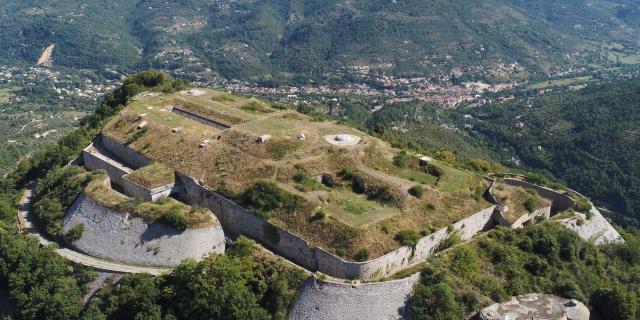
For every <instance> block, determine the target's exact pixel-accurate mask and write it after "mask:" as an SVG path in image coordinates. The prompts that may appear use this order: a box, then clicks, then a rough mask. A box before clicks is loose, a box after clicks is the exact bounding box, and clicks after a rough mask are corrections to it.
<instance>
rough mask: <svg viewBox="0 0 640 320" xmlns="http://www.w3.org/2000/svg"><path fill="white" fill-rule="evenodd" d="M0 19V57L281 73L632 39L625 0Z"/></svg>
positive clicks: (604, 46) (599, 49) (479, 68)
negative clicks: (47, 53) (47, 50)
mask: <svg viewBox="0 0 640 320" xmlns="http://www.w3.org/2000/svg"><path fill="white" fill-rule="evenodd" d="M0 17H1V19H0V61H5V62H27V63H33V62H35V61H36V60H37V58H38V56H39V54H40V52H41V51H42V49H43V48H44V47H46V46H47V45H49V44H55V45H56V47H55V49H54V51H53V59H54V64H57V65H63V66H69V67H78V68H94V69H98V70H105V69H109V70H119V71H128V70H131V68H141V67H149V66H153V67H159V68H166V69H170V70H176V71H178V72H184V73H185V74H191V75H193V74H213V75H215V74H218V75H222V76H224V77H227V78H245V79H246V78H253V79H257V80H269V79H270V78H271V77H275V78H277V79H284V80H287V81H293V82H296V81H306V80H305V79H327V78H330V79H331V78H336V77H339V76H340V75H341V74H343V73H345V72H348V71H349V70H353V69H354V68H356V69H358V68H359V70H361V71H362V70H364V71H365V72H367V71H368V70H373V71H376V70H382V71H385V72H389V73H394V74H398V75H424V74H431V75H436V76H437V75H445V76H448V74H449V73H450V72H451V71H452V70H454V69H457V70H458V71H460V72H463V73H465V74H469V76H473V77H484V76H486V74H488V73H491V72H495V71H496V70H497V69H500V68H506V67H507V66H508V65H509V64H510V63H512V62H517V63H518V64H519V66H520V67H522V68H523V69H518V68H516V71H514V74H515V75H514V76H518V77H521V76H524V75H529V76H531V75H534V76H535V75H536V74H538V73H547V72H551V71H554V69H558V68H559V69H562V68H563V67H564V68H569V67H579V66H581V65H587V64H589V63H593V62H596V61H598V62H602V61H601V60H599V59H598V57H602V56H604V57H605V59H604V60H607V57H608V54H609V52H608V50H610V49H612V48H613V47H611V46H610V44H611V43H614V42H615V43H616V46H615V48H617V49H616V50H624V49H625V48H628V47H633V46H636V45H637V43H636V42H635V40H634V39H635V38H634V35H635V34H637V28H638V26H639V25H638V22H637V21H640V19H639V17H640V13H639V10H638V3H637V2H635V1H630V0H597V1H590V2H588V3H587V1H583V0H568V1H560V2H558V1H551V0H536V1H521V0H490V1H469V0H455V1H444V0H432V1H419V0H399V1H387V0H384V1H383V0H366V1H364V0H363V1H343V0H323V1H301V0H286V1H285V0H279V1H264V0H255V1H229V0H224V1H215V2H210V1H206V0H189V1H160V0H144V1H143V0H137V1H131V0H115V1H109V2H103V1H84V2H82V3H80V2H75V1H55V2H41V1H35V0H26V1H19V2H16V1H7V0H5V1H0ZM587 40H588V41H587ZM620 46H621V47H620ZM609 62H610V61H609ZM553 66H556V67H553ZM558 66H560V67H558ZM209 68H210V69H211V70H210V69H209ZM499 76H503V75H500V74H494V75H492V76H491V77H499Z"/></svg>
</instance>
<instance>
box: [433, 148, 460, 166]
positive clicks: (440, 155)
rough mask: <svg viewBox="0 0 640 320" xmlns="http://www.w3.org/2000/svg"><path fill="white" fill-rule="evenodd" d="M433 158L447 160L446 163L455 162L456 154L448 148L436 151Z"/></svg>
mask: <svg viewBox="0 0 640 320" xmlns="http://www.w3.org/2000/svg"><path fill="white" fill-rule="evenodd" d="M435 158H436V159H438V160H440V161H442V162H447V163H452V164H453V163H455V162H456V156H455V154H453V152H451V151H449V150H440V151H437V152H436V154H435Z"/></svg>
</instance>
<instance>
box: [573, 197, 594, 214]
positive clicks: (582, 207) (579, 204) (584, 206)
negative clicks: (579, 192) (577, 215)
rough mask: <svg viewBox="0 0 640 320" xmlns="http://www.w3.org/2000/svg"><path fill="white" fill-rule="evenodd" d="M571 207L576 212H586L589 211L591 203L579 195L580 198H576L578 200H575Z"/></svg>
mask: <svg viewBox="0 0 640 320" xmlns="http://www.w3.org/2000/svg"><path fill="white" fill-rule="evenodd" d="M573 208H574V209H575V210H576V211H578V212H588V211H591V203H589V201H587V199H585V198H582V197H581V198H580V199H578V201H576V204H575V205H574V206H573Z"/></svg>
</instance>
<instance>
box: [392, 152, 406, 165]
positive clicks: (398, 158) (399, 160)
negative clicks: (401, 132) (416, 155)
mask: <svg viewBox="0 0 640 320" xmlns="http://www.w3.org/2000/svg"><path fill="white" fill-rule="evenodd" d="M393 165H394V166H396V167H398V168H400V169H404V168H406V167H407V152H406V151H404V150H403V151H400V153H398V154H397V155H395V156H394V157H393Z"/></svg>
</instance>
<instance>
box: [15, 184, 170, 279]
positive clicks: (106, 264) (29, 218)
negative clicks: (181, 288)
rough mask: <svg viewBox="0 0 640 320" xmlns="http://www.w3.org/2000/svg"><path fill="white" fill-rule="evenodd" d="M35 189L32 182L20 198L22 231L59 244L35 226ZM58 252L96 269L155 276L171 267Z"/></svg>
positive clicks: (19, 211) (39, 239) (43, 241)
mask: <svg viewBox="0 0 640 320" xmlns="http://www.w3.org/2000/svg"><path fill="white" fill-rule="evenodd" d="M34 190H35V185H34V184H31V185H29V186H27V189H26V190H25V192H24V194H23V195H22V199H20V209H19V210H18V226H19V228H20V230H21V231H23V232H28V233H30V234H31V235H33V236H34V237H36V238H37V239H38V241H39V242H40V244H41V245H43V246H49V245H53V246H57V243H55V242H53V241H49V240H47V239H46V238H45V237H44V236H43V235H42V234H41V233H40V232H39V231H38V230H37V229H36V228H35V226H34V220H33V219H34V217H33V215H32V214H31V199H32V197H33V193H34ZM55 251H56V253H57V254H58V255H60V256H61V257H63V258H65V259H67V260H70V261H73V262H75V263H78V264H81V265H83V266H88V267H93V268H96V269H101V270H107V271H113V272H122V273H148V274H151V275H154V276H157V275H161V274H165V273H168V272H169V271H170V270H171V269H169V268H154V267H141V266H134V265H128V264H123V263H119V262H113V261H106V260H102V259H98V258H94V257H92V256H88V255H86V254H84V253H80V252H77V251H73V250H71V249H68V248H59V249H55Z"/></svg>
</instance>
